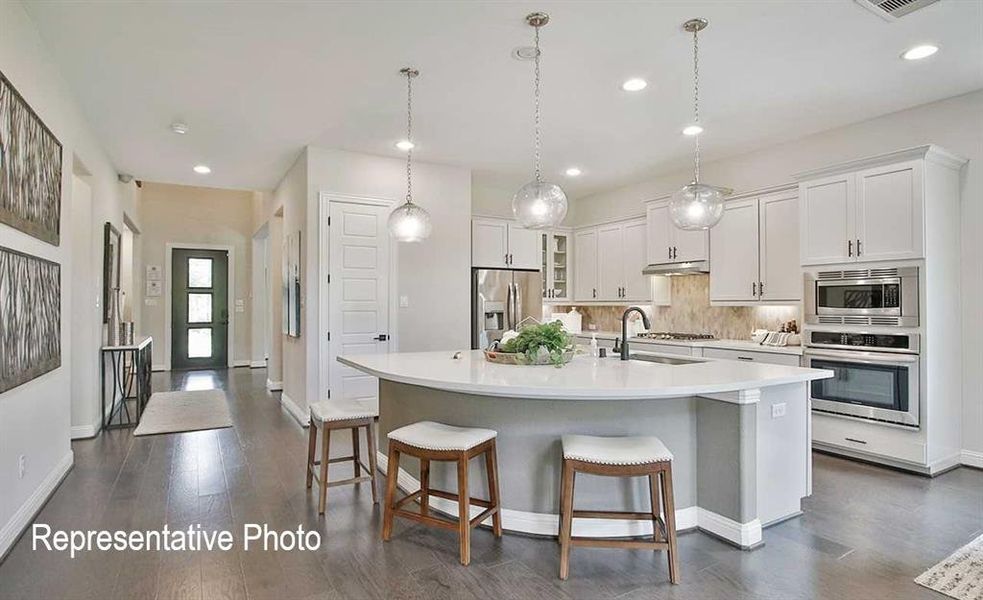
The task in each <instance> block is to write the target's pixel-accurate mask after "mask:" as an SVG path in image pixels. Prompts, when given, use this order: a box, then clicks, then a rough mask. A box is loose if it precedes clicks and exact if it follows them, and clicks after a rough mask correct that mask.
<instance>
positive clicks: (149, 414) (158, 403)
mask: <svg viewBox="0 0 983 600" xmlns="http://www.w3.org/2000/svg"><path fill="white" fill-rule="evenodd" d="M223 427H232V416H231V415H230V414H229V403H228V400H226V397H225V392H223V391H222V390H200V391H193V392H157V393H156V394H153V395H151V396H150V401H149V402H148V403H147V408H146V409H144V411H143V416H142V417H140V424H139V425H137V428H136V431H134V432H133V435H157V434H161V433H179V432H182V431H200V430H203V429H221V428H223Z"/></svg>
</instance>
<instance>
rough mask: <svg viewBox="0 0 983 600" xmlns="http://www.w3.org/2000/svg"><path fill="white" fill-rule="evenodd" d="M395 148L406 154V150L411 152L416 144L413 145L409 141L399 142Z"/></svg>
mask: <svg viewBox="0 0 983 600" xmlns="http://www.w3.org/2000/svg"><path fill="white" fill-rule="evenodd" d="M396 147H397V148H399V149H400V150H402V151H403V152H406V151H408V150H412V149H413V148H415V147H416V144H414V143H413V142H411V141H409V140H399V141H398V142H396Z"/></svg>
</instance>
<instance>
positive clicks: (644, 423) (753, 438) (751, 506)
mask: <svg viewBox="0 0 983 600" xmlns="http://www.w3.org/2000/svg"><path fill="white" fill-rule="evenodd" d="M636 355H637V356H638V358H639V360H628V361H622V360H619V359H618V358H592V357H590V356H586V355H578V356H576V357H574V359H573V361H572V362H570V363H569V364H567V365H564V366H563V367H562V368H556V367H552V366H514V365H501V364H493V363H489V362H487V361H485V360H484V357H483V355H482V353H481V351H477V350H476V351H464V352H459V353H454V352H452V351H442V352H409V353H391V354H374V355H361V356H341V357H339V358H338V360H339V361H340V362H342V363H344V364H345V365H348V366H350V367H352V368H354V369H357V370H359V371H362V372H364V373H368V374H370V375H373V376H375V377H378V378H379V379H380V385H379V428H380V438H381V440H382V444H381V445H382V450H383V451H382V452H380V454H379V456H380V458H379V460H380V462H381V463H382V465H381V468H385V452H384V450H385V446H386V436H385V434H387V433H388V432H390V431H392V430H394V429H397V428H399V427H402V426H404V425H408V424H410V423H413V422H415V421H423V420H430V421H440V422H444V423H449V424H452V425H458V426H466V427H483V428H490V429H494V430H496V431H498V454H499V459H498V461H499V477H500V486H501V494H502V505H503V511H502V524H503V527H504V528H505V529H506V530H510V531H517V532H523V533H530V534H539V535H556V533H557V513H558V505H559V475H560V466H561V456H562V454H561V447H560V437H561V436H562V435H564V434H574V433H577V434H588V435H612V436H613V435H656V436H658V437H659V438H660V439H661V440H662V441H663V442H664V443H665V444H666V446H668V447H669V449H670V450H671V451H672V453H673V455H674V461H673V479H674V486H673V487H674V490H675V495H676V507H677V510H676V523H677V527H678V528H679V529H680V530H682V529H688V528H693V527H698V528H700V529H703V530H705V531H708V532H710V533H712V534H714V535H716V536H719V537H721V538H723V539H725V540H727V541H729V542H731V543H733V544H735V545H738V546H740V547H742V548H752V547H754V546H756V545H758V544H760V543H761V541H762V527H763V526H767V525H768V524H771V523H775V522H778V521H781V520H784V519H787V518H790V517H794V516H796V515H798V514H800V513H801V500H802V498H803V497H805V496H808V495H809V494H810V493H811V477H812V467H811V456H810V446H811V435H810V410H809V401H808V394H807V390H806V386H807V385H808V382H809V381H812V380H815V379H825V378H828V377H832V376H833V373H832V372H831V371H825V370H818V369H804V368H800V367H790V366H783V365H772V364H759V363H746V362H739V361H732V360H714V359H693V358H687V359H683V358H681V357H679V356H668V355H658V354H651V353H643V352H639V353H637V354H636ZM641 359H647V360H641ZM412 463H413V461H407V464H405V465H401V466H403V469H401V472H400V477H399V484H400V487H403V488H404V489H410V490H415V489H417V487H418V482H417V481H416V477H417V475H418V472H417V465H415V464H412ZM479 466H480V465H479ZM482 472H483V469H482V470H480V471H479V470H478V469H475V468H474V465H472V473H473V474H474V475H475V477H474V478H473V481H472V484H473V487H472V495H476V496H485V495H486V493H487V492H486V489H487V488H486V487H485V483H486V482H485V481H484V479H483V478H482V477H481V476H480V475H479V474H480V473H482ZM454 478H455V474H454V472H453V469H452V466H448V465H439V464H436V463H435V464H433V465H432V467H431V482H432V484H431V485H432V486H433V487H438V488H443V489H454V486H455V485H456V483H455V479H454ZM439 500H440V499H434V500H433V501H432V504H431V506H432V507H433V508H435V509H437V510H446V511H447V512H449V513H452V514H456V510H457V509H456V505H452V504H450V503H447V505H446V506H445V505H444V504H442V503H441V502H440V501H439ZM444 502H447V501H444ZM577 502H578V508H590V507H604V508H608V509H614V510H625V511H639V512H640V511H645V510H648V490H647V487H646V483H645V482H644V481H643V480H642V479H631V480H629V479H621V480H616V479H606V478H599V477H590V476H584V477H581V478H578V480H577ZM476 510H477V509H476ZM651 527H652V526H651V523H648V522H642V521H618V520H592V519H582V520H578V521H577V522H575V524H574V535H582V536H596V537H617V536H632V535H644V534H647V533H651Z"/></svg>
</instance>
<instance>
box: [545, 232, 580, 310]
mask: <svg viewBox="0 0 983 600" xmlns="http://www.w3.org/2000/svg"><path fill="white" fill-rule="evenodd" d="M540 238H541V239H540V245H541V249H542V257H541V260H542V270H543V301H544V302H569V301H570V298H571V297H572V296H571V294H572V291H573V286H572V285H571V284H572V281H571V278H570V275H571V273H572V272H573V269H572V263H571V259H572V257H573V252H572V250H573V248H572V242H573V236H572V235H571V232H570V231H564V230H554V231H546V232H543V234H542V236H540Z"/></svg>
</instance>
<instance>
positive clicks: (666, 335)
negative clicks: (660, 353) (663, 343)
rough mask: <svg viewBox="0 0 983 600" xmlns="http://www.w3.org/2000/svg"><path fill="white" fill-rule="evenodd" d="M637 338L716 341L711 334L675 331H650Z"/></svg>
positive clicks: (640, 334)
mask: <svg viewBox="0 0 983 600" xmlns="http://www.w3.org/2000/svg"><path fill="white" fill-rule="evenodd" d="M637 337H640V338H647V339H650V340H680V341H694V340H712V339H716V338H714V337H713V335H712V334H709V333H678V332H675V331H648V332H645V333H639V334H638V336H637Z"/></svg>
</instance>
